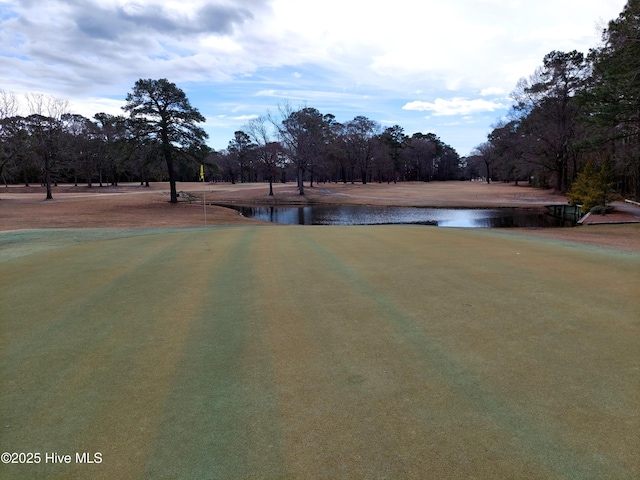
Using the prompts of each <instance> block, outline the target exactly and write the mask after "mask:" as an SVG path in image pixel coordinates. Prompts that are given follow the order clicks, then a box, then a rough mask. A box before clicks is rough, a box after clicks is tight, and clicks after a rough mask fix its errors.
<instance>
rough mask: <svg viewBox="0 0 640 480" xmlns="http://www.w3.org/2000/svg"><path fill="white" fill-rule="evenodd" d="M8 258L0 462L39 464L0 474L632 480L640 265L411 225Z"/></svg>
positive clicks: (64, 238) (69, 238)
mask: <svg viewBox="0 0 640 480" xmlns="http://www.w3.org/2000/svg"><path fill="white" fill-rule="evenodd" d="M0 247H1V248H2V250H1V251H0V260H1V261H2V276H1V277H0V278H1V279H0V292H1V293H0V295H1V296H0V304H1V305H2V320H1V332H2V335H0V346H1V347H0V348H1V351H0V381H1V389H0V415H1V416H2V424H1V425H0V427H1V428H2V435H1V436H0V438H1V444H2V446H1V449H2V451H8V452H40V453H41V454H42V456H43V461H42V462H41V463H40V464H37V465H1V466H0V477H1V478H12V479H20V478H30V479H31V478H105V479H113V478H150V479H158V478H186V479H189V478H194V479H195V478H198V479H199V478H249V477H254V478H305V479H306V478H474V477H475V478H576V479H584V478H594V479H601V478H616V479H623V478H638V476H640V471H639V470H638V468H639V467H638V461H637V459H638V451H640V438H639V437H638V431H640V418H639V417H638V411H639V410H640V396H639V395H638V388H639V387H640V349H639V348H638V345H639V341H640V300H639V297H638V292H640V275H639V274H638V272H640V255H637V254H630V253H621V252H619V251H615V250H607V249H602V248H596V247H584V246H579V245H577V244H572V243H568V242H564V243H561V242H554V241H546V240H532V239H527V238H523V237H518V236H515V235H512V234H506V233H496V232H491V231H479V230H461V229H437V228H432V227H419V226H417V227H416V226H380V227H298V226H291V227H286V226H258V227H254V226H252V227H228V228H212V229H207V230H205V229H185V230H165V231H162V230H154V231H145V230H140V231H135V230H130V231H124V230H95V231H83V230H64V231H50V232H45V231H32V232H6V233H2V234H0ZM45 452H57V453H59V454H72V456H73V455H75V452H91V453H93V452H101V453H102V463H100V464H94V465H78V464H75V462H73V463H72V464H70V465H52V464H45V463H44V454H45ZM74 460H75V458H74Z"/></svg>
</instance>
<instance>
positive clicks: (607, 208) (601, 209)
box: [589, 205, 615, 215]
mask: <svg viewBox="0 0 640 480" xmlns="http://www.w3.org/2000/svg"><path fill="white" fill-rule="evenodd" d="M614 210H615V208H613V207H612V206H611V205H596V206H595V207H593V208H591V210H589V211H590V212H591V213H592V214H594V215H605V214H607V213H613V211H614Z"/></svg>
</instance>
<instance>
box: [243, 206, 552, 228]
mask: <svg viewBox="0 0 640 480" xmlns="http://www.w3.org/2000/svg"><path fill="white" fill-rule="evenodd" d="M231 208H234V209H236V210H238V211H239V212H240V213H241V214H242V215H244V216H245V217H247V218H256V219H260V220H266V221H270V222H274V223H285V224H289V225H385V224H421V225H438V226H441V227H470V228H478V227H494V228H513V227H542V228H544V227H559V226H563V223H562V221H560V220H558V219H555V218H553V217H551V216H549V215H545V214H543V213H540V212H539V211H532V210H526V209H518V208H501V209H445V208H420V207H376V206H362V205H349V206H345V205H340V206H326V205H323V206H305V207H300V206H278V207H274V206H269V207H242V206H232V207H231Z"/></svg>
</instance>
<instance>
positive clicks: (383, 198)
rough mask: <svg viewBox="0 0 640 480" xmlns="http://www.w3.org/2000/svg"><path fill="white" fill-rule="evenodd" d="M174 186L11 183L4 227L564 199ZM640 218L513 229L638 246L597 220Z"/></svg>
mask: <svg viewBox="0 0 640 480" xmlns="http://www.w3.org/2000/svg"><path fill="white" fill-rule="evenodd" d="M168 191H169V186H168V184H166V183H155V184H152V185H151V186H150V187H143V186H140V185H139V184H121V185H120V186H117V187H102V188H101V187H93V188H87V187H86V186H78V187H74V186H71V185H60V186H58V187H54V190H53V196H54V200H50V201H45V200H44V198H45V190H44V188H42V187H28V188H27V187H22V186H10V187H5V188H2V189H0V231H7V230H20V229H39V228H105V227H115V228H132V227H139V228H148V227H187V226H203V225H204V221H205V218H204V208H203V204H202V197H203V195H204V197H205V199H206V203H207V204H208V205H207V207H206V215H207V216H206V220H207V225H249V224H261V223H264V222H261V221H257V220H252V219H247V218H244V217H242V216H240V215H238V213H237V212H236V211H234V210H231V209H227V208H223V207H219V206H216V205H211V204H213V203H219V204H245V205H252V204H253V205H255V204H258V205H272V204H281V205H285V204H303V205H307V204H309V205H310V204H358V205H393V206H423V207H448V208H454V207H459V208H473V207H475V208H481V207H487V208H500V207H523V208H542V207H543V206H544V205H549V204H562V203H566V198H565V197H564V196H562V195H557V194H555V193H554V192H552V191H549V190H540V189H534V188H531V187H528V186H515V185H513V184H503V183H496V184H490V185H488V184H486V183H480V182H433V183H422V182H410V183H399V184H395V185H394V184H369V185H361V184H355V185H352V184H316V185H314V187H313V188H309V187H308V186H307V188H306V191H305V195H304V196H301V195H299V194H298V191H297V189H296V186H295V184H293V183H288V184H275V185H274V192H275V195H274V196H273V197H270V196H269V195H268V185H266V184H255V183H248V184H236V185H231V184H227V183H207V184H204V185H203V184H201V183H196V182H194V183H179V184H178V191H180V192H186V193H188V195H186V196H183V197H182V198H181V201H180V203H179V204H177V205H172V204H170V203H169V202H168V199H169V197H168ZM627 221H636V222H637V221H640V209H638V211H637V213H636V212H635V211H634V210H633V209H631V210H630V211H624V212H620V213H617V214H614V215H607V216H605V217H599V216H598V217H594V216H592V218H591V219H590V220H589V223H590V224H589V225H588V226H583V227H577V228H565V229H517V230H516V229H514V232H517V233H521V234H526V235H535V236H541V237H547V238H555V239H559V240H567V241H575V242H582V243H588V244H593V245H599V246H605V247H613V248H618V249H623V250H627V251H633V252H640V224H638V223H636V224H624V225H620V224H615V225H613V224H612V225H595V224H597V223H602V222H605V223H619V222H627Z"/></svg>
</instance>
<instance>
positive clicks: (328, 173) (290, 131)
mask: <svg viewBox="0 0 640 480" xmlns="http://www.w3.org/2000/svg"><path fill="white" fill-rule="evenodd" d="M602 40H603V41H602V45H601V46H600V47H597V48H594V49H592V50H591V51H590V52H589V53H588V54H587V55H583V54H582V53H580V52H577V51H572V52H568V53H567V52H559V51H553V52H551V53H549V54H548V55H546V56H545V57H544V59H543V64H542V66H541V67H539V68H538V69H537V70H536V72H535V73H534V74H533V75H531V76H530V77H529V78H526V79H522V80H520V81H519V82H518V84H517V87H516V90H515V91H514V92H513V93H512V98H513V100H514V104H513V106H512V108H511V111H510V113H509V115H508V117H507V118H506V119H503V120H500V121H499V122H498V124H497V125H495V127H494V128H493V131H492V132H491V133H490V134H489V135H488V137H487V141H486V142H484V143H482V144H480V145H478V146H477V147H476V148H475V149H474V151H473V152H472V154H471V155H470V156H469V157H466V158H462V157H460V156H459V155H458V153H457V152H456V151H455V149H454V148H452V147H451V146H449V145H447V144H446V143H445V142H443V141H442V140H441V139H440V138H438V136H436V135H435V134H433V133H427V134H423V133H414V134H413V135H411V136H409V135H406V134H405V133H404V130H403V128H402V127H401V126H399V125H394V126H392V127H388V128H384V129H383V128H382V127H381V125H380V124H379V123H378V122H376V121H374V120H371V119H369V118H367V117H365V116H356V117H355V118H354V119H352V120H349V121H347V122H344V123H339V122H337V121H336V118H335V116H334V115H332V114H323V113H321V112H320V111H318V110H317V109H316V108H313V107H308V106H302V107H298V108H293V107H292V106H291V105H290V104H288V103H285V104H283V105H280V106H279V107H278V111H277V112H276V113H275V114H274V113H268V114H266V115H263V116H260V117H258V118H255V119H253V120H251V121H249V122H248V123H247V124H246V125H245V126H244V127H243V128H242V129H241V130H238V131H236V132H235V134H234V137H233V138H232V139H231V140H230V141H229V144H228V147H227V148H226V149H223V150H221V151H213V150H212V149H211V148H209V147H208V146H207V145H206V143H205V141H206V138H207V134H206V133H205V132H204V130H203V129H202V128H200V127H199V126H198V123H202V122H204V121H205V119H204V117H203V116H202V115H201V114H200V112H199V111H198V110H197V109H196V108H194V107H192V106H191V105H190V103H189V100H188V99H187V97H186V95H185V94H184V92H183V91H182V90H181V89H179V88H178V87H177V86H176V85H175V84H173V83H171V82H169V81H168V80H167V79H160V80H152V79H140V80H138V81H137V82H136V83H135V85H134V87H133V89H132V91H131V92H130V93H129V94H128V95H127V99H126V105H125V106H124V107H123V110H124V113H128V115H110V114H106V113H98V114H96V115H94V117H93V118H91V119H89V118H86V117H83V116H81V115H78V114H73V113H70V112H69V111H68V110H69V109H68V103H67V102H66V101H64V100H60V99H56V98H54V97H49V96H45V95H27V97H26V101H27V107H28V110H29V112H30V113H29V114H28V115H27V116H20V115H18V112H19V108H18V103H19V102H18V100H17V98H16V96H15V95H14V94H12V93H9V92H3V91H0V178H1V179H2V181H3V182H4V183H5V184H9V183H20V182H22V183H24V184H25V185H27V186H28V185H30V184H31V183H36V182H40V183H41V184H42V185H46V187H47V198H51V197H52V191H51V186H52V185H55V184H56V183H57V182H65V183H66V182H72V183H74V184H75V185H78V184H79V183H84V184H86V185H87V186H88V187H92V186H93V185H94V184H98V185H100V186H102V185H105V184H111V185H117V184H118V182H119V181H127V182H132V181H139V182H141V184H143V185H148V184H149V182H150V181H160V180H164V181H166V180H168V181H169V182H170V185H171V201H172V202H177V192H176V187H175V184H176V181H194V180H197V179H198V177H199V166H200V165H201V164H203V165H205V171H206V175H205V176H206V179H207V180H208V181H226V182H232V183H235V182H265V183H266V182H268V183H269V193H270V194H273V187H272V186H273V183H274V182H286V181H293V180H295V181H296V182H297V185H298V189H299V192H300V194H304V188H305V187H304V183H305V182H306V183H307V184H308V185H309V186H311V187H312V186H313V185H314V183H318V182H345V183H346V182H352V183H353V182H362V183H368V182H389V183H390V182H394V183H395V182H398V181H431V180H452V179H471V178H474V177H482V178H484V179H486V180H487V181H489V182H490V181H492V180H494V181H516V182H518V181H527V182H530V183H531V184H533V185H534V186H539V187H553V188H555V189H556V190H558V191H561V192H569V193H571V190H572V187H574V188H573V190H575V191H576V192H578V191H587V190H589V189H590V188H591V184H593V183H595V182H598V184H599V185H601V186H602V187H601V188H605V189H608V188H610V187H611V186H613V187H615V188H616V189H617V190H618V191H619V192H621V193H624V194H629V195H631V196H634V197H636V198H638V197H639V196H640V148H639V147H640V145H639V134H640V98H639V95H640V71H639V69H638V68H639V67H638V65H639V59H640V0H629V1H628V3H627V5H626V6H625V8H624V10H623V11H622V13H621V14H620V15H619V17H618V18H617V19H615V20H612V21H611V22H609V24H608V26H607V28H605V29H604V31H603V38H602ZM576 201H580V198H576Z"/></svg>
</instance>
